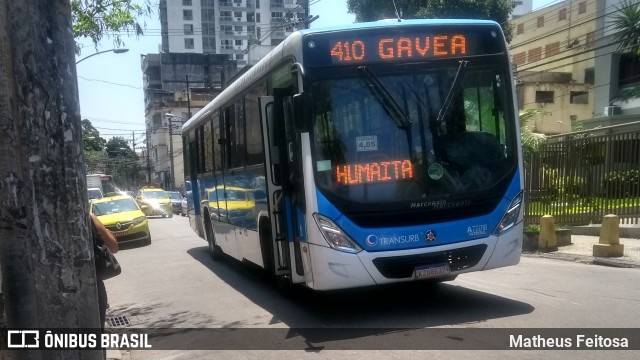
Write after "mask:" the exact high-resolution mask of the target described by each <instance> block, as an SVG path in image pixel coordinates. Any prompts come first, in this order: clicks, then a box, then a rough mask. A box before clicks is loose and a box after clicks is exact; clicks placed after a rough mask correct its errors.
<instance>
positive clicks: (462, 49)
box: [331, 34, 467, 63]
mask: <svg viewBox="0 0 640 360" xmlns="http://www.w3.org/2000/svg"><path fill="white" fill-rule="evenodd" d="M376 45H377V46H376ZM367 46H373V47H374V48H377V53H376V55H377V56H376V57H375V58H376V59H380V60H399V59H414V58H433V57H446V56H453V55H466V54H467V38H466V37H465V36H464V35H459V34H458V35H452V36H448V35H434V36H428V35H427V36H416V37H413V38H410V37H400V38H381V39H380V40H378V43H377V44H375V43H372V41H370V42H369V43H368V44H367V43H365V42H364V41H362V40H352V41H348V40H347V41H337V42H335V43H333V45H332V47H331V57H332V59H333V62H334V63H341V62H352V61H367V59H366V58H365V57H366V55H367V51H366V49H367ZM369 53H371V51H370V52H369Z"/></svg>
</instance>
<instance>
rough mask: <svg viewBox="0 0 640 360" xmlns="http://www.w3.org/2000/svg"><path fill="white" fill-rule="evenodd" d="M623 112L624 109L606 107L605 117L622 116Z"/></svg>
mask: <svg viewBox="0 0 640 360" xmlns="http://www.w3.org/2000/svg"><path fill="white" fill-rule="evenodd" d="M621 112H622V109H621V108H620V106H605V107H604V114H605V116H613V115H620V113H621Z"/></svg>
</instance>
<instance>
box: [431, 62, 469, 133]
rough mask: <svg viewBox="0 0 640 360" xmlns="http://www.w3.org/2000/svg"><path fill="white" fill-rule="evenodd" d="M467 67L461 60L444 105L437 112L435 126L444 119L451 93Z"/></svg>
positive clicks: (467, 63) (451, 97)
mask: <svg viewBox="0 0 640 360" xmlns="http://www.w3.org/2000/svg"><path fill="white" fill-rule="evenodd" d="M467 65H469V62H468V61H466V60H461V61H460V65H458V71H456V76H455V77H454V78H453V82H452V83H451V87H450V88H449V93H448V94H447V97H446V98H445V99H444V103H443V104H442V108H440V111H439V112H438V118H437V120H436V124H438V125H440V122H442V120H443V119H444V117H445V116H446V115H447V112H449V106H450V105H451V100H452V99H453V92H454V91H455V88H456V87H457V86H458V83H459V82H460V80H462V78H463V77H464V73H465V72H466V71H467Z"/></svg>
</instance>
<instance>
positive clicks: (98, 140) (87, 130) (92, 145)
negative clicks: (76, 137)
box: [82, 119, 107, 153]
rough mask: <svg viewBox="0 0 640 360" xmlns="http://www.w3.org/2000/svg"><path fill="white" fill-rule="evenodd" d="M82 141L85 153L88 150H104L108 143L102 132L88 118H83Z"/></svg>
mask: <svg viewBox="0 0 640 360" xmlns="http://www.w3.org/2000/svg"><path fill="white" fill-rule="evenodd" d="M82 142H83V144H84V151H85V153H86V152H87V151H102V150H104V147H105V145H106V144H107V140H105V139H104V138H102V137H101V136H100V132H99V131H98V130H97V129H96V128H95V127H94V126H93V124H92V123H91V121H89V120H87V119H84V120H82Z"/></svg>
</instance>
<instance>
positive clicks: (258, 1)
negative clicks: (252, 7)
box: [256, 0, 260, 9]
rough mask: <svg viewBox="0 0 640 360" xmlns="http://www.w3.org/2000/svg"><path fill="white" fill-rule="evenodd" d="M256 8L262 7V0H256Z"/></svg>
mask: <svg viewBox="0 0 640 360" xmlns="http://www.w3.org/2000/svg"><path fill="white" fill-rule="evenodd" d="M256 9H260V0H256Z"/></svg>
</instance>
